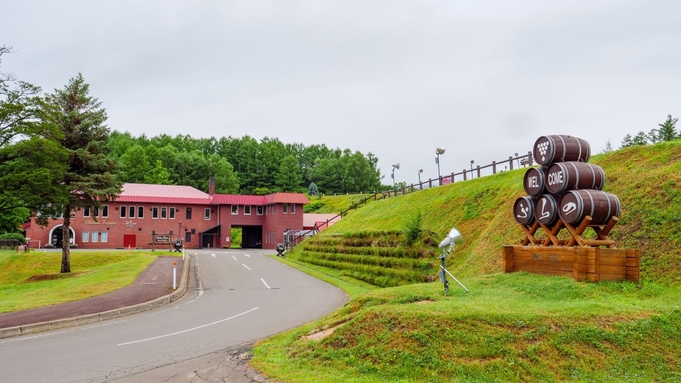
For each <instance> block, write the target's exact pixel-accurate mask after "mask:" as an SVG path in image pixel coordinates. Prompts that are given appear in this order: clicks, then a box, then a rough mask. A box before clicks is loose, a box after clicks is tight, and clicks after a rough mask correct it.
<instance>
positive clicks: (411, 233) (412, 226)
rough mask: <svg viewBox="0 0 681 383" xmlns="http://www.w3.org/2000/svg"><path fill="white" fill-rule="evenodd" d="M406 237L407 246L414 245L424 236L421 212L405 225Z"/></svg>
mask: <svg viewBox="0 0 681 383" xmlns="http://www.w3.org/2000/svg"><path fill="white" fill-rule="evenodd" d="M404 226H405V228H404V235H405V240H406V242H407V245H412V244H414V243H415V242H416V241H418V240H419V239H421V236H422V235H423V219H422V217H421V212H420V211H418V212H416V213H415V214H413V215H412V216H411V217H410V218H409V219H407V221H406V222H405V224H404Z"/></svg>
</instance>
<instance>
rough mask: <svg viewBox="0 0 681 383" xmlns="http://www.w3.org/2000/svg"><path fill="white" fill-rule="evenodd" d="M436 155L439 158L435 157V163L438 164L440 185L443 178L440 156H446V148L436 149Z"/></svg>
mask: <svg viewBox="0 0 681 383" xmlns="http://www.w3.org/2000/svg"><path fill="white" fill-rule="evenodd" d="M435 154H436V155H437V157H435V163H436V164H437V179H438V180H440V184H442V178H441V177H440V154H445V148H443V147H442V146H440V147H438V148H435Z"/></svg>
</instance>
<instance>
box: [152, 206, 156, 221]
mask: <svg viewBox="0 0 681 383" xmlns="http://www.w3.org/2000/svg"><path fill="white" fill-rule="evenodd" d="M151 219H158V206H152V207H151Z"/></svg>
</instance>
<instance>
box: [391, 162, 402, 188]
mask: <svg viewBox="0 0 681 383" xmlns="http://www.w3.org/2000/svg"><path fill="white" fill-rule="evenodd" d="M399 168H400V163H399V162H398V163H396V164H394V165H393V173H392V174H391V175H390V177H391V178H392V179H393V189H394V188H395V169H399Z"/></svg>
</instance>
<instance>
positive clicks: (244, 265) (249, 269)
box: [242, 263, 251, 270]
mask: <svg viewBox="0 0 681 383" xmlns="http://www.w3.org/2000/svg"><path fill="white" fill-rule="evenodd" d="M242 265H244V267H245V268H247V269H248V270H250V269H251V268H250V267H248V266H246V265H245V264H243V263H242Z"/></svg>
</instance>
